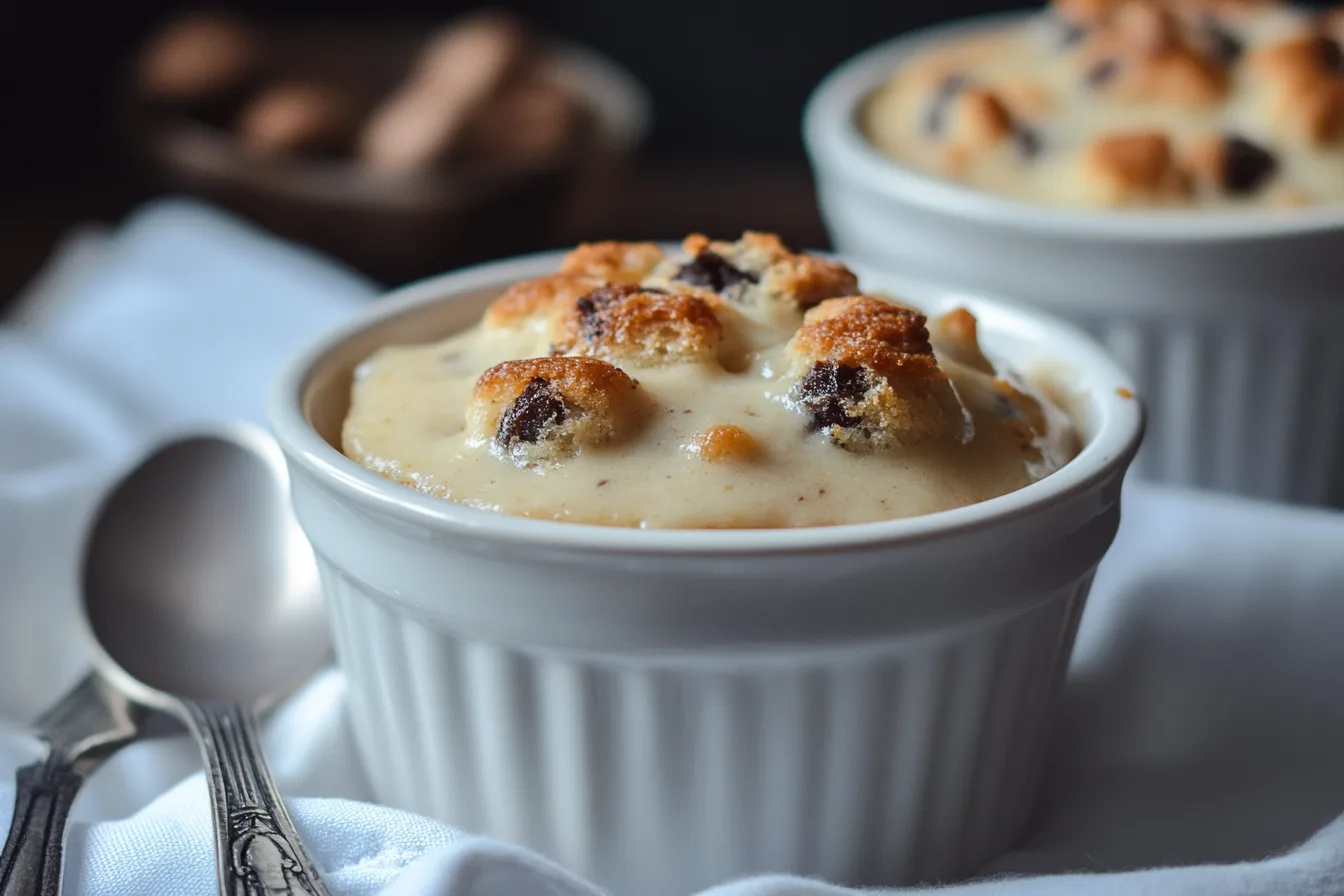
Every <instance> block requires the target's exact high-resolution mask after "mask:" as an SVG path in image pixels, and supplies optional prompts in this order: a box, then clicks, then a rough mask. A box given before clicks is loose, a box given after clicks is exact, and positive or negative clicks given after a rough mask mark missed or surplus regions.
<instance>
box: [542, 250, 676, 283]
mask: <svg viewBox="0 0 1344 896" xmlns="http://www.w3.org/2000/svg"><path fill="white" fill-rule="evenodd" d="M662 258H663V250H662V249H659V248H658V247H657V246H656V245H654V244H653V243H620V242H603V243H581V244H579V246H578V248H576V249H574V250H573V251H571V252H570V253H569V254H568V255H566V256H565V257H564V259H563V260H562V261H561V262H560V271H559V273H561V274H573V275H577V276H581V277H593V278H596V279H598V280H605V281H607V282H609V283H637V282H639V281H640V280H642V279H644V278H645V277H646V276H648V273H649V272H650V271H652V270H653V268H654V266H655V265H657V264H658V262H659V261H661V260H662Z"/></svg>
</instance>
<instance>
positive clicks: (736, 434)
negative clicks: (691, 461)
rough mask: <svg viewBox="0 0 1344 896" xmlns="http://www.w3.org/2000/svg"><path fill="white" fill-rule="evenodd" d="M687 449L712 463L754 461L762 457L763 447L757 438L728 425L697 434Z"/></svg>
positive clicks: (737, 427)
mask: <svg viewBox="0 0 1344 896" xmlns="http://www.w3.org/2000/svg"><path fill="white" fill-rule="evenodd" d="M686 448H687V450H688V451H689V452H690V453H691V454H692V455H694V456H695V457H698V458H700V459H701V460H704V461H708V462H710V463H728V462H745V461H752V460H755V459H757V458H759V457H760V455H761V445H760V443H759V442H758V441H757V440H756V437H755V436H753V435H752V434H751V433H749V432H747V431H746V430H745V429H743V428H742V427H740V426H732V425H727V424H725V425H720V426H711V427H709V428H708V429H703V430H701V431H700V432H697V433H696V434H695V435H694V436H693V437H692V438H691V442H690V444H689V445H687V446H686Z"/></svg>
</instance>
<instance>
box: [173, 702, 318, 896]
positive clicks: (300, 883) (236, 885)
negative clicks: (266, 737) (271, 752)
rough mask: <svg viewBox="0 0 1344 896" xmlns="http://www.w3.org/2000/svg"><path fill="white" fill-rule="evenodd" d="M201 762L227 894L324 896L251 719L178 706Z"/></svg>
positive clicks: (212, 708) (247, 713)
mask: <svg viewBox="0 0 1344 896" xmlns="http://www.w3.org/2000/svg"><path fill="white" fill-rule="evenodd" d="M183 707H184V708H185V710H186V719H187V724H188V725H189V726H190V727H191V728H192V730H193V731H194V732H195V734H196V737H197V739H198V741H199V742H200V745H201V753H202V755H203V756H204V758H205V767H206V779H207V781H209V784H210V802H211V803H212V804H213V806H214V827H215V857H216V860H217V861H216V868H217V869H218V872H219V875H218V876H219V892H220V893H221V894H224V896H278V894H287V896H300V894H305V893H306V894H311V896H326V893H327V891H326V888H325V887H323V886H322V880H321V878H320V877H319V875H318V873H317V866H316V865H314V864H313V861H312V859H310V858H309V857H308V853H307V852H306V851H305V850H304V848H303V844H302V843H300V842H299V835H298V833H297V832H296V831H295V830H294V822H293V821H292V820H290V817H289V811H288V810H287V809H286V808H285V803H284V801H283V800H282V799H281V798H280V794H279V792H277V790H276V788H275V781H274V780H272V778H271V772H270V769H269V768H268V767H267V766H266V759H265V757H264V756H263V755H262V751H261V731H260V729H259V727H258V725H257V719H256V716H255V714H253V712H252V711H251V710H250V709H247V708H245V707H243V706H240V705H237V704H205V703H193V702H190V701H183Z"/></svg>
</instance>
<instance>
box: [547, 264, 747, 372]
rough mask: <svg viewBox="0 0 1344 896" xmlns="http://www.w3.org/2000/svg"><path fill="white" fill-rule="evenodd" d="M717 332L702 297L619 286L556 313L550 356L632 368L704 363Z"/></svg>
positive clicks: (712, 351)
mask: <svg viewBox="0 0 1344 896" xmlns="http://www.w3.org/2000/svg"><path fill="white" fill-rule="evenodd" d="M721 332H722V327H721V326H720V324H719V320H718V318H717V317H715V316H714V311H713V310H712V309H711V308H710V306H709V304H708V303H707V302H706V301H705V300H704V299H702V298H699V297H697V296H693V295H686V294H681V295H672V294H667V293H663V292H657V291H650V290H646V289H644V288H643V287H640V286H637V285H635V284H629V283H622V284H616V285H611V286H602V287H599V288H597V289H595V290H592V291H590V292H588V293H585V294H584V295H582V296H580V297H578V298H577V299H576V300H575V301H574V302H573V303H572V304H571V305H570V306H569V308H568V309H566V310H565V311H563V312H562V313H560V314H559V315H558V316H557V318H556V327H555V331H554V339H553V351H554V352H555V353H556V354H573V355H590V356H593V357H600V358H607V359H609V360H611V361H617V362H624V363H628V364H631V365H633V366H636V367H657V366H661V365H663V364H671V363H677V362H681V361H702V362H704V361H709V360H711V359H713V358H714V355H715V352H716V351H717V350H718V346H719V337H720V334H721Z"/></svg>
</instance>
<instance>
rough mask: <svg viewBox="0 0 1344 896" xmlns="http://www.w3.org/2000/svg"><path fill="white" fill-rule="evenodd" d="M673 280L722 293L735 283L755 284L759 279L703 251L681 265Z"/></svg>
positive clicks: (714, 253)
mask: <svg viewBox="0 0 1344 896" xmlns="http://www.w3.org/2000/svg"><path fill="white" fill-rule="evenodd" d="M673 279H674V280H679V281H681V282H682V283H689V284H690V285H692V286H704V287H708V288H709V289H712V290H714V291H715V292H723V291H724V290H725V289H727V288H728V287H730V286H733V285H735V284H737V283H756V282H757V281H758V280H759V279H760V278H759V277H757V276H756V275H755V274H753V273H751V272H750V271H744V270H741V269H740V268H736V267H733V265H732V264H731V263H729V261H728V260H727V259H726V258H724V257H723V256H722V255H719V254H718V253H716V252H710V251H709V250H708V249H705V250H703V251H701V252H700V253H698V254H697V255H696V256H695V258H693V259H691V260H690V261H689V262H688V263H687V264H685V265H682V268H681V270H679V271H677V276H676V277H674V278H673Z"/></svg>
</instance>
